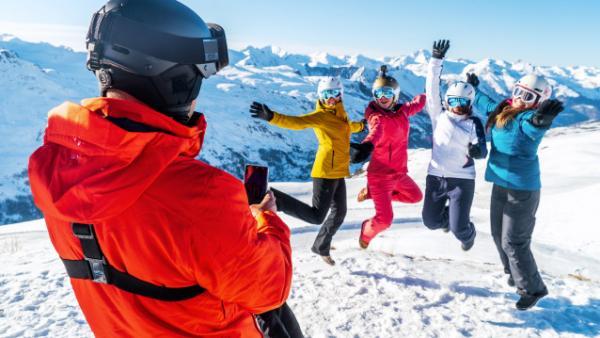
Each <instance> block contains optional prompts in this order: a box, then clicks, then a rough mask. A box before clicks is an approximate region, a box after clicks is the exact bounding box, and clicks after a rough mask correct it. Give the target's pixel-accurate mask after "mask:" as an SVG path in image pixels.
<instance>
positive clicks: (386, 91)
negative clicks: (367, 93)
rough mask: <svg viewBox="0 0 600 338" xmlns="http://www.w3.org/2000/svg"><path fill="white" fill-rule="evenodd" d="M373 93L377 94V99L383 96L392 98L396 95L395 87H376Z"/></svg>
mask: <svg viewBox="0 0 600 338" xmlns="http://www.w3.org/2000/svg"><path fill="white" fill-rule="evenodd" d="M373 94H374V95H375V98H376V99H380V98H382V97H386V98H388V99H391V98H393V97H394V88H392V87H381V88H377V89H375V92H373Z"/></svg>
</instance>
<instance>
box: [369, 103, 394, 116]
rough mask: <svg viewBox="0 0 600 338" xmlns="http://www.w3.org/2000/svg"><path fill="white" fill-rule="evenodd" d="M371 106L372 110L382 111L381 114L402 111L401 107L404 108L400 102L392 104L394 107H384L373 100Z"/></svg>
mask: <svg viewBox="0 0 600 338" xmlns="http://www.w3.org/2000/svg"><path fill="white" fill-rule="evenodd" d="M369 108H370V109H371V110H372V111H374V112H377V113H381V114H395V113H398V112H399V111H400V108H402V105H401V104H400V103H396V104H394V105H393V106H392V109H384V108H382V107H381V106H380V105H378V104H377V102H375V101H371V102H370V103H369Z"/></svg>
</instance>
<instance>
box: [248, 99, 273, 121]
mask: <svg viewBox="0 0 600 338" xmlns="http://www.w3.org/2000/svg"><path fill="white" fill-rule="evenodd" d="M250 115H251V116H252V117H254V118H255V119H261V120H265V121H271V120H272V119H273V111H272V110H271V109H269V107H267V105H266V104H263V103H258V102H256V101H255V102H252V105H251V106H250Z"/></svg>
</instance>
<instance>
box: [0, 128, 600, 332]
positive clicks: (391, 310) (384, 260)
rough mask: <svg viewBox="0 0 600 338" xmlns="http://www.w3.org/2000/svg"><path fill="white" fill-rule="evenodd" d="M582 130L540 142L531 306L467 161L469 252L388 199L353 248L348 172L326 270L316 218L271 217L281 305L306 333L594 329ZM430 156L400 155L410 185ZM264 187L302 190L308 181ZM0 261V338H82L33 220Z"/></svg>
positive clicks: (0, 248) (596, 266) (69, 297)
mask: <svg viewBox="0 0 600 338" xmlns="http://www.w3.org/2000/svg"><path fill="white" fill-rule="evenodd" d="M592 127H593V128H590V125H588V126H586V127H585V128H581V129H577V128H574V129H570V128H564V129H559V130H556V131H555V132H552V133H551V135H550V137H548V138H547V139H545V140H544V143H543V144H542V149H541V151H540V157H541V163H542V173H543V175H544V176H543V178H542V179H543V184H544V187H543V188H542V202H541V205H540V209H539V211H538V223H537V227H536V230H535V232H534V238H533V241H534V245H533V251H534V255H535V257H536V259H537V262H538V265H539V267H540V270H541V272H542V277H543V279H544V281H545V282H546V284H547V286H548V289H549V291H550V295H549V296H548V297H546V298H544V299H542V300H541V301H540V303H539V304H538V306H537V307H535V308H533V309H531V310H530V311H526V312H520V311H517V310H516V309H515V308H514V303H515V302H516V300H517V298H518V296H517V295H516V294H515V292H514V290H513V289H512V288H510V287H508V286H507V285H506V275H504V273H503V271H502V268H501V266H500V264H499V259H498V257H497V253H496V251H495V250H496V249H495V247H494V245H493V241H492V239H491V237H490V235H489V219H488V209H487V208H488V205H489V195H490V188H491V185H490V184H488V183H485V182H484V181H483V178H482V176H483V172H484V165H485V163H484V162H481V161H480V162H478V163H477V166H478V167H477V170H478V178H477V188H476V197H475V202H474V206H473V212H472V220H473V221H474V222H475V224H476V226H477V230H478V235H477V239H476V243H475V246H474V247H473V249H472V250H471V251H469V252H463V251H462V250H461V249H460V244H459V242H458V241H457V240H456V239H455V238H454V237H453V235H452V234H445V233H443V232H441V231H430V230H428V229H426V228H425V227H424V226H423V225H422V223H421V218H420V208H421V206H422V205H421V204H415V205H403V204H396V205H395V207H394V211H395V219H394V224H393V225H392V227H391V228H390V229H389V230H388V231H386V232H384V233H383V234H382V235H381V236H379V237H377V238H376V239H375V240H373V242H372V243H371V245H370V247H369V249H368V250H361V249H359V247H358V243H357V239H358V233H359V231H360V224H361V222H362V220H364V219H365V218H368V217H370V216H372V214H373V204H372V202H370V201H367V202H364V203H361V204H359V203H357V202H356V201H355V200H354V199H355V196H356V195H357V193H358V191H359V190H360V188H361V187H362V186H364V184H365V178H364V177H355V178H352V179H349V180H347V185H348V206H349V210H348V215H347V219H346V221H345V223H344V225H343V227H342V229H341V230H340V231H339V232H338V234H337V235H336V237H335V238H334V242H333V245H334V247H335V249H334V250H332V257H333V258H334V259H335V260H336V262H337V264H336V266H335V267H330V266H328V265H326V264H325V263H323V262H321V260H320V259H319V258H318V257H317V256H316V255H314V254H312V253H311V252H310V250H309V248H310V246H311V244H312V241H313V240H314V237H315V235H316V231H317V230H318V228H319V227H318V226H310V225H307V224H306V223H303V222H300V221H298V220H295V219H292V218H290V217H288V216H286V215H282V218H283V219H284V220H285V221H286V223H288V224H289V225H290V227H291V228H292V245H293V256H294V280H293V287H292V293H291V296H290V299H289V304H290V306H291V307H292V308H293V309H294V311H295V312H296V315H297V317H298V319H299V321H300V323H301V325H302V327H303V330H304V332H305V334H306V335H307V337H600V259H599V258H598V257H599V256H598V253H599V252H600V230H599V229H598V222H597V218H596V217H595V215H596V213H595V209H594V208H597V201H598V199H597V192H598V191H599V190H598V189H599V188H600V173H598V170H597V165H596V166H594V165H590V164H591V163H592V164H593V163H598V162H597V161H598V158H600V156H599V155H600V123H596V124H594V125H592ZM586 128H587V129H586ZM586 130H587V131H586ZM552 135H554V137H553V136H552ZM581 145H585V146H581ZM429 154H430V152H429V151H427V150H415V151H411V153H410V162H409V167H410V170H411V176H412V177H413V178H415V180H416V181H417V183H418V184H419V186H420V187H421V188H424V180H425V172H426V167H427V163H428V160H429V156H430V155H429ZM582 177H583V178H585V179H582ZM274 186H276V187H278V188H280V189H282V190H284V191H286V192H291V193H292V194H293V195H295V196H297V197H298V198H300V199H302V200H305V201H309V200H310V198H311V194H310V193H311V189H312V185H311V184H310V183H276V184H274ZM0 258H1V263H0V338H8V337H90V336H91V332H90V330H89V328H88V326H87V323H86V322H85V319H84V318H83V315H82V314H81V311H80V310H79V308H78V306H77V303H76V301H75V298H74V296H73V294H72V292H71V287H70V284H69V282H68V278H67V277H66V274H65V271H64V267H63V266H62V263H61V262H60V261H59V259H58V257H57V255H56V253H55V252H54V250H53V248H52V245H51V244H50V241H49V238H48V235H47V232H46V231H45V227H44V224H43V221H33V222H27V223H21V224H14V225H9V226H3V227H1V228H0ZM575 277H581V278H580V279H578V278H575Z"/></svg>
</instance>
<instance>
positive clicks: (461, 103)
mask: <svg viewBox="0 0 600 338" xmlns="http://www.w3.org/2000/svg"><path fill="white" fill-rule="evenodd" d="M470 103H471V100H469V99H467V98H464V97H449V98H448V106H449V107H451V108H454V107H466V106H468V105H469V104H470Z"/></svg>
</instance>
